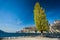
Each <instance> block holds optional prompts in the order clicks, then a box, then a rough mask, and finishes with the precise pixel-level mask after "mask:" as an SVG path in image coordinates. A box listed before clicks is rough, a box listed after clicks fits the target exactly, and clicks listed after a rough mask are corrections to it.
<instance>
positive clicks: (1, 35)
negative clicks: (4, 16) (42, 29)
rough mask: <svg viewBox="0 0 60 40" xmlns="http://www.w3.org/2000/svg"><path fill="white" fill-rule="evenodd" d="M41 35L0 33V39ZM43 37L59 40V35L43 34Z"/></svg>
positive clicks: (37, 34)
mask: <svg viewBox="0 0 60 40" xmlns="http://www.w3.org/2000/svg"><path fill="white" fill-rule="evenodd" d="M40 35H41V33H0V37H22V36H40ZM43 36H45V37H52V38H53V37H54V38H56V37H57V38H60V33H53V34H52V33H43Z"/></svg>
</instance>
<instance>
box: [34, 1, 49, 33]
mask: <svg viewBox="0 0 60 40" xmlns="http://www.w3.org/2000/svg"><path fill="white" fill-rule="evenodd" d="M34 21H35V24H36V28H37V30H38V31H40V32H41V33H43V31H48V30H49V27H48V26H49V25H48V21H47V19H46V14H45V11H44V10H43V8H42V7H41V6H40V4H39V2H37V3H36V4H35V6H34Z"/></svg>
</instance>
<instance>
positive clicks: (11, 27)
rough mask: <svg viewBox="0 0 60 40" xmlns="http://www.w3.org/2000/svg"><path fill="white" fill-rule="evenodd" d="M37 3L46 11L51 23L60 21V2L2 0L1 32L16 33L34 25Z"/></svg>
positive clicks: (51, 0) (50, 0) (0, 0)
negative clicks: (34, 11)
mask: <svg viewBox="0 0 60 40" xmlns="http://www.w3.org/2000/svg"><path fill="white" fill-rule="evenodd" d="M36 2H40V5H41V6H42V7H43V8H44V9H45V13H46V17H47V19H48V21H49V23H50V24H51V23H53V21H54V20H60V1H59V0H0V30H3V31H6V32H15V31H17V30H21V29H22V28H24V27H27V26H28V27H29V26H33V25H34V16H33V10H34V5H35V3H36Z"/></svg>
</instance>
